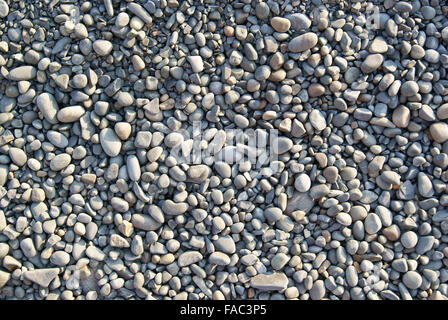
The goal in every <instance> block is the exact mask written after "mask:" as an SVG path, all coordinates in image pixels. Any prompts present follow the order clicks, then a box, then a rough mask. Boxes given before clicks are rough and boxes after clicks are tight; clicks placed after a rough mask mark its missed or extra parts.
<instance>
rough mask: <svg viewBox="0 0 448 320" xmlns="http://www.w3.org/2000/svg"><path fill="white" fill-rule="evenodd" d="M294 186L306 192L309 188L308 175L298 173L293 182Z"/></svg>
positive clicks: (309, 180)
mask: <svg viewBox="0 0 448 320" xmlns="http://www.w3.org/2000/svg"><path fill="white" fill-rule="evenodd" d="M294 187H295V188H296V190H297V191H299V192H307V191H308V190H310V188H311V179H310V177H309V176H308V175H307V174H305V173H301V174H299V175H298V176H297V177H296V180H295V182H294Z"/></svg>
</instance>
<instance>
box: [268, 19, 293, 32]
mask: <svg viewBox="0 0 448 320" xmlns="http://www.w3.org/2000/svg"><path fill="white" fill-rule="evenodd" d="M271 26H272V28H274V30H275V31H277V32H287V31H288V30H289V28H290V27H291V21H289V20H288V19H286V18H282V17H274V18H272V19H271Z"/></svg>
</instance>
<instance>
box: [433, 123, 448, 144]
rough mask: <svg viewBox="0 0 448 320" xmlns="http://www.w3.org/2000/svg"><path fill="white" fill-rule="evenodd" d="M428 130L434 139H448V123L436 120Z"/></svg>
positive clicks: (441, 140)
mask: <svg viewBox="0 0 448 320" xmlns="http://www.w3.org/2000/svg"><path fill="white" fill-rule="evenodd" d="M429 132H430V134H431V137H432V138H433V139H434V141H436V142H438V143H444V142H445V141H447V140H448V124H446V123H445V122H437V123H433V124H431V126H430V127H429Z"/></svg>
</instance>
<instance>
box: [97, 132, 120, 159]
mask: <svg viewBox="0 0 448 320" xmlns="http://www.w3.org/2000/svg"><path fill="white" fill-rule="evenodd" d="M100 142H101V147H102V148H103V150H104V152H105V153H106V154H107V155H108V156H109V157H115V156H117V155H118V154H119V153H120V150H121V141H120V139H119V138H118V137H117V135H116V134H115V131H114V130H112V129H110V128H105V129H103V130H101V132H100Z"/></svg>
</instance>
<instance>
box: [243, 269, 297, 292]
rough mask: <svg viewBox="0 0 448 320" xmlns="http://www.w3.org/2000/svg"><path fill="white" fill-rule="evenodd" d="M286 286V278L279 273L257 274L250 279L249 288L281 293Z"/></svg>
mask: <svg viewBox="0 0 448 320" xmlns="http://www.w3.org/2000/svg"><path fill="white" fill-rule="evenodd" d="M287 285H288V278H287V277H286V275H285V274H284V273H281V272H276V273H271V274H258V275H256V276H254V277H252V278H251V279H250V286H251V287H252V288H255V289H258V290H260V291H281V290H284V289H286V287H287Z"/></svg>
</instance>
